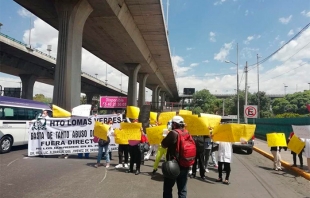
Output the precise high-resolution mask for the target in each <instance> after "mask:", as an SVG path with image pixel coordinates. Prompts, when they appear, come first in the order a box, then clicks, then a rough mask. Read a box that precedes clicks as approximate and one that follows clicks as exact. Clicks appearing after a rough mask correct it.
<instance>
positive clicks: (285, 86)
mask: <svg viewBox="0 0 310 198" xmlns="http://www.w3.org/2000/svg"><path fill="white" fill-rule="evenodd" d="M287 87H288V86H287V85H285V84H284V96H286V88H287Z"/></svg>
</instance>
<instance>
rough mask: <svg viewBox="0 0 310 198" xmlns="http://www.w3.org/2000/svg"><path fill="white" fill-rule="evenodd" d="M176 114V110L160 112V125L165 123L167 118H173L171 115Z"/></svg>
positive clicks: (167, 120)
mask: <svg viewBox="0 0 310 198" xmlns="http://www.w3.org/2000/svg"><path fill="white" fill-rule="evenodd" d="M175 115H176V112H161V113H160V114H159V117H158V122H159V123H160V125H165V126H166V125H167V123H168V122H169V120H171V119H172V118H173V116H175Z"/></svg>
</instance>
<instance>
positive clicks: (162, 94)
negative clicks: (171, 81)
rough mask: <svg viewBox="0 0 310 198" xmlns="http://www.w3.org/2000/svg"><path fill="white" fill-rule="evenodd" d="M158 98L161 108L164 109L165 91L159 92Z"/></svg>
mask: <svg viewBox="0 0 310 198" xmlns="http://www.w3.org/2000/svg"><path fill="white" fill-rule="evenodd" d="M160 98H161V110H164V106H165V101H166V92H164V91H162V92H160Z"/></svg>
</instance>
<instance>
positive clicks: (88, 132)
mask: <svg viewBox="0 0 310 198" xmlns="http://www.w3.org/2000/svg"><path fill="white" fill-rule="evenodd" d="M94 126H95V120H94V118H93V117H70V118H39V119H38V120H37V121H36V122H34V123H33V124H32V125H31V126H30V128H29V136H28V156H37V155H60V154H73V153H93V152H97V151H98V143H95V142H94V141H93V139H94Z"/></svg>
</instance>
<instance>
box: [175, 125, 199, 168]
mask: <svg viewBox="0 0 310 198" xmlns="http://www.w3.org/2000/svg"><path fill="white" fill-rule="evenodd" d="M174 131H176V132H177V133H178V141H177V146H176V156H177V161H178V162H179V165H180V166H182V167H190V166H192V165H193V164H194V162H195V157H196V145H195V141H194V140H193V138H192V136H191V135H190V134H189V133H188V131H187V130H185V129H183V130H180V129H174Z"/></svg>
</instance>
